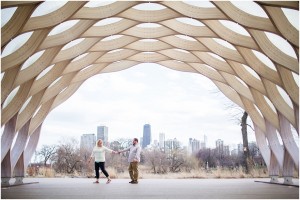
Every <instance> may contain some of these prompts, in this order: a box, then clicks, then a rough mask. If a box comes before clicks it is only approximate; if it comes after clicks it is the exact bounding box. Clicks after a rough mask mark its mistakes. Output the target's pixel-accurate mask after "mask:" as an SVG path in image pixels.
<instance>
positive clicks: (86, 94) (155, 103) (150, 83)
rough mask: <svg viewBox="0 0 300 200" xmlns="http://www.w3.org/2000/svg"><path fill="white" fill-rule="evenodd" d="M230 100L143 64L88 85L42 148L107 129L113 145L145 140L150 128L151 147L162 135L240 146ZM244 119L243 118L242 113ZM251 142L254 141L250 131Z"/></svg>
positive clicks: (64, 108)
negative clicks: (145, 130)
mask: <svg viewBox="0 0 300 200" xmlns="http://www.w3.org/2000/svg"><path fill="white" fill-rule="evenodd" d="M228 101H229V100H228V99H227V98H226V97H225V96H224V95H223V94H222V93H221V92H218V89H217V87H216V86H215V85H214V84H213V82H212V81H210V80H209V79H208V78H206V77H204V76H202V75H200V74H195V73H187V72H179V71H175V70H171V69H168V68H166V67H163V66H161V65H158V64H153V63H145V64H140V65H137V66H134V67H132V68H129V69H127V70H124V71H120V72H114V73H107V74H99V75H96V76H94V77H92V78H90V79H88V80H87V81H85V83H84V84H83V85H82V86H81V87H80V88H79V90H78V91H77V92H76V93H75V94H74V95H73V96H72V97H70V98H69V99H68V100H67V101H65V102H64V103H63V104H61V105H60V106H59V107H57V108H55V109H54V110H53V111H52V112H51V113H50V114H49V115H48V116H47V118H46V120H45V121H44V124H43V127H42V134H41V137H40V142H39V146H41V145H42V144H49V143H50V142H51V143H57V141H59V140H61V138H62V137H61V136H64V137H75V138H76V139H78V140H80V136H81V135H82V134H87V133H94V134H96V132H97V126H101V125H104V126H107V127H108V135H109V140H110V141H112V140H115V139H118V138H133V137H138V138H140V137H142V135H143V126H144V124H147V123H148V124H150V125H151V129H152V141H153V140H155V139H157V140H158V136H159V133H165V135H166V139H173V138H177V139H179V140H180V141H181V142H182V143H183V144H185V145H186V144H187V143H188V139H189V138H195V139H198V140H203V136H204V134H205V135H206V136H207V138H208V145H209V146H211V147H214V145H215V141H216V140H217V139H222V140H224V142H225V143H226V144H233V143H236V144H237V143H240V142H242V137H241V128H240V126H239V125H238V124H237V121H234V120H232V112H233V111H232V110H227V109H226V105H228ZM241 113H242V112H241ZM249 140H250V141H251V140H255V138H254V133H253V131H252V130H249Z"/></svg>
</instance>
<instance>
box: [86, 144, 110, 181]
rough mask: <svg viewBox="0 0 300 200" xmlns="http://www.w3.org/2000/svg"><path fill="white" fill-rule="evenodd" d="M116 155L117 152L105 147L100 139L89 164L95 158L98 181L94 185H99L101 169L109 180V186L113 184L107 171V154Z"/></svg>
mask: <svg viewBox="0 0 300 200" xmlns="http://www.w3.org/2000/svg"><path fill="white" fill-rule="evenodd" d="M106 151H108V152H110V153H116V152H115V151H113V150H111V149H109V148H107V147H105V146H103V141H102V140H101V139H99V140H98V141H97V143H96V146H95V147H94V149H93V152H92V155H91V157H90V159H89V161H88V162H91V160H92V158H93V157H95V171H96V181H95V182H94V183H99V181H98V180H99V168H100V169H101V171H102V172H103V174H104V175H105V176H106V178H107V182H106V183H107V184H108V183H110V182H111V179H110V177H109V174H108V173H107V171H106V170H105V152H106Z"/></svg>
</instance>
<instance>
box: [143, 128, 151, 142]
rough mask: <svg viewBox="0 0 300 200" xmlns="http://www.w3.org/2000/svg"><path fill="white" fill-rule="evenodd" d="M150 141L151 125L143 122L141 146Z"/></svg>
mask: <svg viewBox="0 0 300 200" xmlns="http://www.w3.org/2000/svg"><path fill="white" fill-rule="evenodd" d="M150 143H151V125H150V124H145V125H144V130H143V143H142V144H143V145H142V148H146V147H147V146H148V145H149V144H150Z"/></svg>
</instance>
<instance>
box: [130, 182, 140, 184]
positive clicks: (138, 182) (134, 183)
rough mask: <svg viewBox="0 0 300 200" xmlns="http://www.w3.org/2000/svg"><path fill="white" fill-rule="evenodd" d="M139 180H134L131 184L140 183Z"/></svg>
mask: <svg viewBox="0 0 300 200" xmlns="http://www.w3.org/2000/svg"><path fill="white" fill-rule="evenodd" d="M138 183H139V182H138V181H132V183H131V184H138Z"/></svg>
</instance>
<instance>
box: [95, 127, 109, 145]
mask: <svg viewBox="0 0 300 200" xmlns="http://www.w3.org/2000/svg"><path fill="white" fill-rule="evenodd" d="M99 139H101V140H102V141H103V144H104V145H107V144H108V128H107V127H106V126H98V127H97V140H99Z"/></svg>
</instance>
